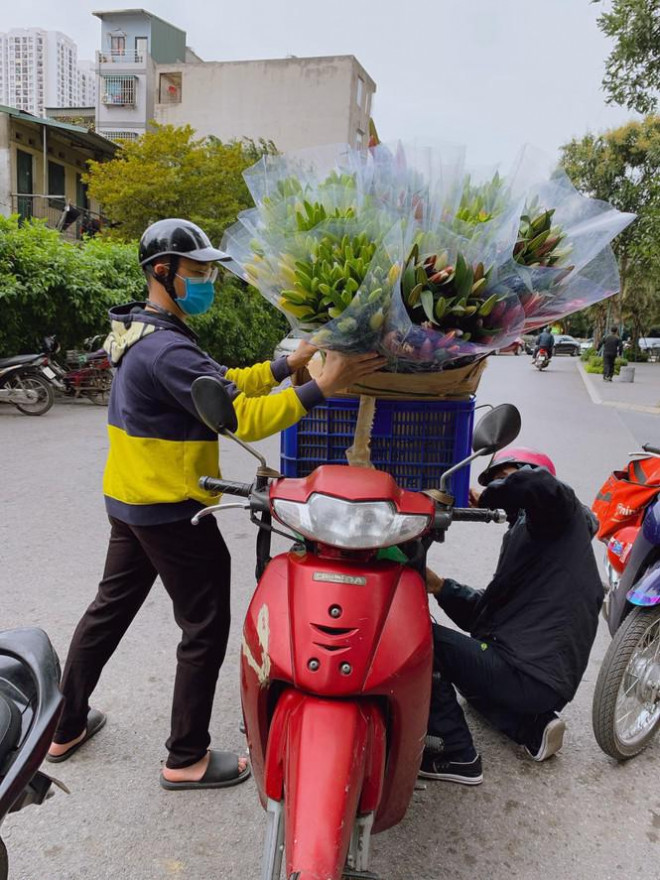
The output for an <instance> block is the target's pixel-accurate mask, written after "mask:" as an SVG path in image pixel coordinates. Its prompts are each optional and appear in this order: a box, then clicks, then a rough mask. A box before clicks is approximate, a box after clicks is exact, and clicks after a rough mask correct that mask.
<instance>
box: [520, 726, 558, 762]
mask: <svg viewBox="0 0 660 880" xmlns="http://www.w3.org/2000/svg"><path fill="white" fill-rule="evenodd" d="M565 733H566V724H565V722H564V721H562V720H561V718H560V717H559V716H558V715H555V717H554V718H553V719H552V720H551V721H549V722H548V723H547V724H546V725H545V727H544V728H543V730H542V731H541V732H540V734H539V736H538V737H536V738H535V740H534V741H532V742H530V743H527V744H526V745H525V751H526V752H527V754H528V755H529V757H530V758H531V759H532V760H533V761H547V760H548V758H551V757H552V756H553V755H554V754H556V753H557V752H558V751H559V749H560V748H561V747H562V746H563V745H564V734H565Z"/></svg>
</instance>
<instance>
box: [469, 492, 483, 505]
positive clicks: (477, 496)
mask: <svg viewBox="0 0 660 880" xmlns="http://www.w3.org/2000/svg"><path fill="white" fill-rule="evenodd" d="M480 501H481V492H480V491H479V489H470V491H469V493H468V505H469V506H470V507H480V506H481V505H480V504H479V502H480Z"/></svg>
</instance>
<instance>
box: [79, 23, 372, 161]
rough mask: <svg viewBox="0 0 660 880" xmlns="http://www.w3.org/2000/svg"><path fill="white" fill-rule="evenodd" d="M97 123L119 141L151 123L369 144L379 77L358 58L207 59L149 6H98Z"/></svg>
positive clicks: (278, 141) (309, 142)
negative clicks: (102, 8) (101, 8)
mask: <svg viewBox="0 0 660 880" xmlns="http://www.w3.org/2000/svg"><path fill="white" fill-rule="evenodd" d="M94 15H96V16H97V17H98V18H99V19H100V20H101V49H100V51H99V52H98V53H97V67H96V70H97V73H98V76H99V100H98V104H97V112H96V130H97V131H99V132H100V133H102V134H104V135H105V136H106V137H108V138H110V139H112V140H115V141H118V142H121V141H125V140H132V139H135V138H137V137H139V135H140V134H142V133H143V132H145V131H146V130H147V128H148V126H149V124H150V122H151V121H152V120H155V121H156V122H159V123H163V124H165V123H170V124H172V125H177V126H179V125H186V124H189V125H191V126H192V127H193V128H194V129H195V130H196V132H197V133H198V135H200V136H204V135H214V136H216V137H219V138H221V139H222V140H232V139H235V138H236V139H241V138H252V139H254V140H259V139H260V138H264V139H265V140H271V141H273V142H274V143H275V145H276V146H277V147H278V149H280V150H282V151H284V152H288V151H291V150H298V149H302V148H304V147H311V146H316V145H318V144H328V143H350V144H351V145H353V146H361V145H362V144H366V139H367V132H368V121H369V116H370V113H371V103H372V98H373V95H374V93H375V91H376V83H375V82H374V81H373V79H372V78H371V77H370V76H369V74H368V73H367V71H366V70H365V69H364V67H362V65H361V64H360V63H359V61H358V60H357V59H356V58H354V57H353V56H352V55H336V56H329V57H316V58H297V57H287V58H278V59H269V60H263V61H238V62H223V61H210V62H207V61H203V60H202V59H201V58H199V57H198V56H197V55H196V54H195V53H194V52H193V51H192V50H191V49H190V48H189V47H188V46H187V45H186V33H185V32H184V31H182V30H181V29H180V28H177V27H175V26H174V25H172V24H170V23H169V22H166V21H163V19H160V18H159V17H158V16H156V15H153V14H151V13H150V12H147V11H145V10H143V9H125V10H113V11H108V12H95V13H94Z"/></svg>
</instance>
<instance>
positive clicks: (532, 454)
mask: <svg viewBox="0 0 660 880" xmlns="http://www.w3.org/2000/svg"><path fill="white" fill-rule="evenodd" d="M505 464H510V465H513V466H514V467H517V468H521V467H524V466H525V465H527V466H528V467H533V468H545V470H546V471H550V473H551V474H552V476H553V477H556V476H557V469H556V468H555V466H554V464H553V462H552V459H551V458H550V457H549V456H547V455H546V454H545V453H544V452H539V450H538V449H531V448H530V447H529V446H509V447H507V448H506V449H500V451H499V452H496V453H495V455H494V456H493V457H492V459H491V462H490V464H489V465H488V467H487V468H486V470H485V471H484V472H483V473H482V474H479V478H478V479H479V482H480V483H481V485H482V486H487V485H488V483H489V482H490V480H492V478H493V473H494V471H496V470H497V469H498V468H500V467H502V466H503V465H505Z"/></svg>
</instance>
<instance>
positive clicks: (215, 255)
mask: <svg viewBox="0 0 660 880" xmlns="http://www.w3.org/2000/svg"><path fill="white" fill-rule="evenodd" d="M167 256H177V257H186V258H187V259H188V260H197V261H198V262H200V263H211V262H214V261H216V260H218V261H220V262H223V263H225V262H228V261H229V260H230V259H231V257H230V256H229V255H228V254H226V253H225V252H224V251H220V250H218V249H217V248H214V247H213V245H212V244H211V241H210V239H209V237H208V235H207V234H206V233H205V232H204V230H203V229H200V228H199V226H197V225H196V224H195V223H191V222H190V220H179V219H177V218H176V217H169V218H168V219H167V220H157V221H156V222H155V223H152V224H151V226H149V227H147V229H145V231H144V233H143V234H142V238H141V239H140V255H139V260H140V265H141V266H146V265H148V264H149V263H152V262H153V261H154V260H155V259H156V258H157V257H167Z"/></svg>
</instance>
